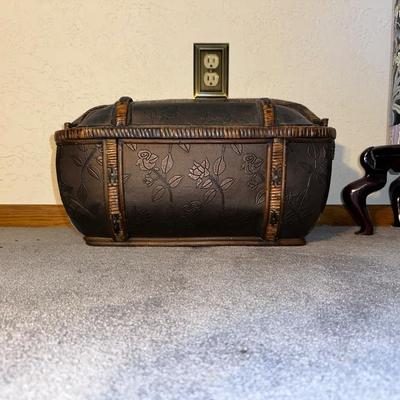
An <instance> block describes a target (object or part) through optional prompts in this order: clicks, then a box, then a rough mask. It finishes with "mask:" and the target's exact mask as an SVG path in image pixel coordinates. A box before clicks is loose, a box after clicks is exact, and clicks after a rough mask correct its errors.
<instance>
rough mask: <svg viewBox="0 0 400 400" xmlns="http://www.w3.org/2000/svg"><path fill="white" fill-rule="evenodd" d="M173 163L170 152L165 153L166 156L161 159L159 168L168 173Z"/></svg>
mask: <svg viewBox="0 0 400 400" xmlns="http://www.w3.org/2000/svg"><path fill="white" fill-rule="evenodd" d="M173 165H174V160H173V159H172V156H171V154H170V153H168V154H167V155H166V157H165V158H164V159H163V160H162V161H161V170H162V172H164V173H165V174H168V172H169V171H171V168H172V166H173Z"/></svg>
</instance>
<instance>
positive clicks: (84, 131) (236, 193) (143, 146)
mask: <svg viewBox="0 0 400 400" xmlns="http://www.w3.org/2000/svg"><path fill="white" fill-rule="evenodd" d="M335 135H336V132H335V130H334V129H333V128H330V127H328V126H327V120H326V119H322V120H321V119H319V118H318V117H317V116H316V115H314V114H313V113H312V112H311V111H310V110H308V109H307V108H306V107H304V106H302V105H299V104H296V103H291V102H285V101H280V100H272V99H229V100H226V99H196V100H165V101H139V102H135V101H132V99H130V98H129V97H123V98H121V99H120V100H119V101H117V102H116V103H115V104H113V105H107V106H99V107H95V108H92V109H91V110H89V111H87V112H86V113H84V114H83V115H82V116H81V117H80V118H78V119H77V120H76V121H74V122H72V123H66V124H65V125H64V129H63V130H61V131H58V132H56V134H55V140H56V143H57V161H56V163H57V177H58V184H59V189H60V193H61V198H62V201H63V204H64V206H65V209H66V211H67V213H68V215H69V217H70V219H71V221H72V222H73V224H74V225H75V226H76V228H77V229H78V230H79V231H80V232H81V233H82V234H83V235H84V236H85V240H86V242H87V243H88V244H92V245H125V246H127V245H128V246H138V245H190V246H193V245H194V246H195V245H230V244H238V245H300V244H304V243H305V240H304V237H305V236H306V235H307V233H308V232H309V231H310V230H311V229H312V227H313V226H314V225H315V223H316V221H317V220H318V217H319V215H320V213H321V211H322V210H323V208H324V206H325V203H326V199H327V195H328V191H329V184H330V176H331V165H332V159H333V156H334V139H335Z"/></svg>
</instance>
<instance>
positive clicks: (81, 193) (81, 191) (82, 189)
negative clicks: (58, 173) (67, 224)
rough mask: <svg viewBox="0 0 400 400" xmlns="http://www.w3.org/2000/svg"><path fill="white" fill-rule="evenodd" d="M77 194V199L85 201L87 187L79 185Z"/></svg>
mask: <svg viewBox="0 0 400 400" xmlns="http://www.w3.org/2000/svg"><path fill="white" fill-rule="evenodd" d="M77 195H78V199H79V201H81V202H82V203H85V202H86V200H87V195H88V193H87V189H86V187H85V185H80V186H79V188H78V192H77Z"/></svg>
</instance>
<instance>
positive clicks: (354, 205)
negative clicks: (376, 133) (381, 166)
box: [342, 148, 386, 235]
mask: <svg viewBox="0 0 400 400" xmlns="http://www.w3.org/2000/svg"><path fill="white" fill-rule="evenodd" d="M372 151H373V148H368V149H367V150H365V151H364V152H363V153H362V154H361V157H360V161H361V165H362V167H363V168H364V170H365V176H364V177H363V178H361V179H358V180H357V181H355V182H353V183H350V184H349V185H347V186H346V187H345V188H344V189H343V191H342V199H343V202H344V204H345V206H346V208H347V209H348V210H349V212H350V214H351V216H352V217H353V219H354V221H355V222H356V223H357V224H358V225H360V230H359V231H357V232H356V234H362V235H372V234H373V233H374V227H373V225H372V222H371V218H370V216H369V213H368V209H367V197H368V196H369V195H370V194H371V193H373V192H376V191H377V190H379V189H382V188H383V187H384V186H385V184H386V171H382V170H374V169H373V166H372V165H373V164H372V162H371V159H373V155H372Z"/></svg>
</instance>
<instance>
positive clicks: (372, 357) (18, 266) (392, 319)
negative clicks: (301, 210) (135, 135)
mask: <svg viewBox="0 0 400 400" xmlns="http://www.w3.org/2000/svg"><path fill="white" fill-rule="evenodd" d="M353 230H354V229H346V228H326V227H322V228H321V227H320V228H318V229H316V230H315V231H314V232H313V233H312V234H311V235H310V237H309V242H310V243H309V244H308V246H305V247H297V248H254V247H250V248H244V247H233V248H232V247H219V248H118V249H117V248H94V247H88V246H86V245H85V244H84V243H83V241H82V240H81V237H80V235H79V234H78V233H76V232H75V231H74V230H72V229H68V228H52V229H18V228H15V229H7V228H2V229H0V399H1V400H8V399H16V400H23V399H35V400H47V399H49V400H50V399H51V400H58V399H91V400H103V399H160V400H162V399H182V400H192V399H196V400H197V399H204V400H210V399H227V400H236V399H251V400H253V399H254V400H258V399H263V400H264V399H290V400H293V399H307V400H308V399H318V400H321V399H322V400H324V399H351V400H356V399H362V400H369V399H371V400H379V399H384V400H389V399H400V346H399V343H400V342H399V341H400V325H399V321H400V308H399V307H400V256H399V248H400V246H399V245H400V230H399V229H397V230H396V229H395V228H382V229H379V230H378V234H377V235H375V236H373V237H356V236H355V235H353V233H352V232H353Z"/></svg>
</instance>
